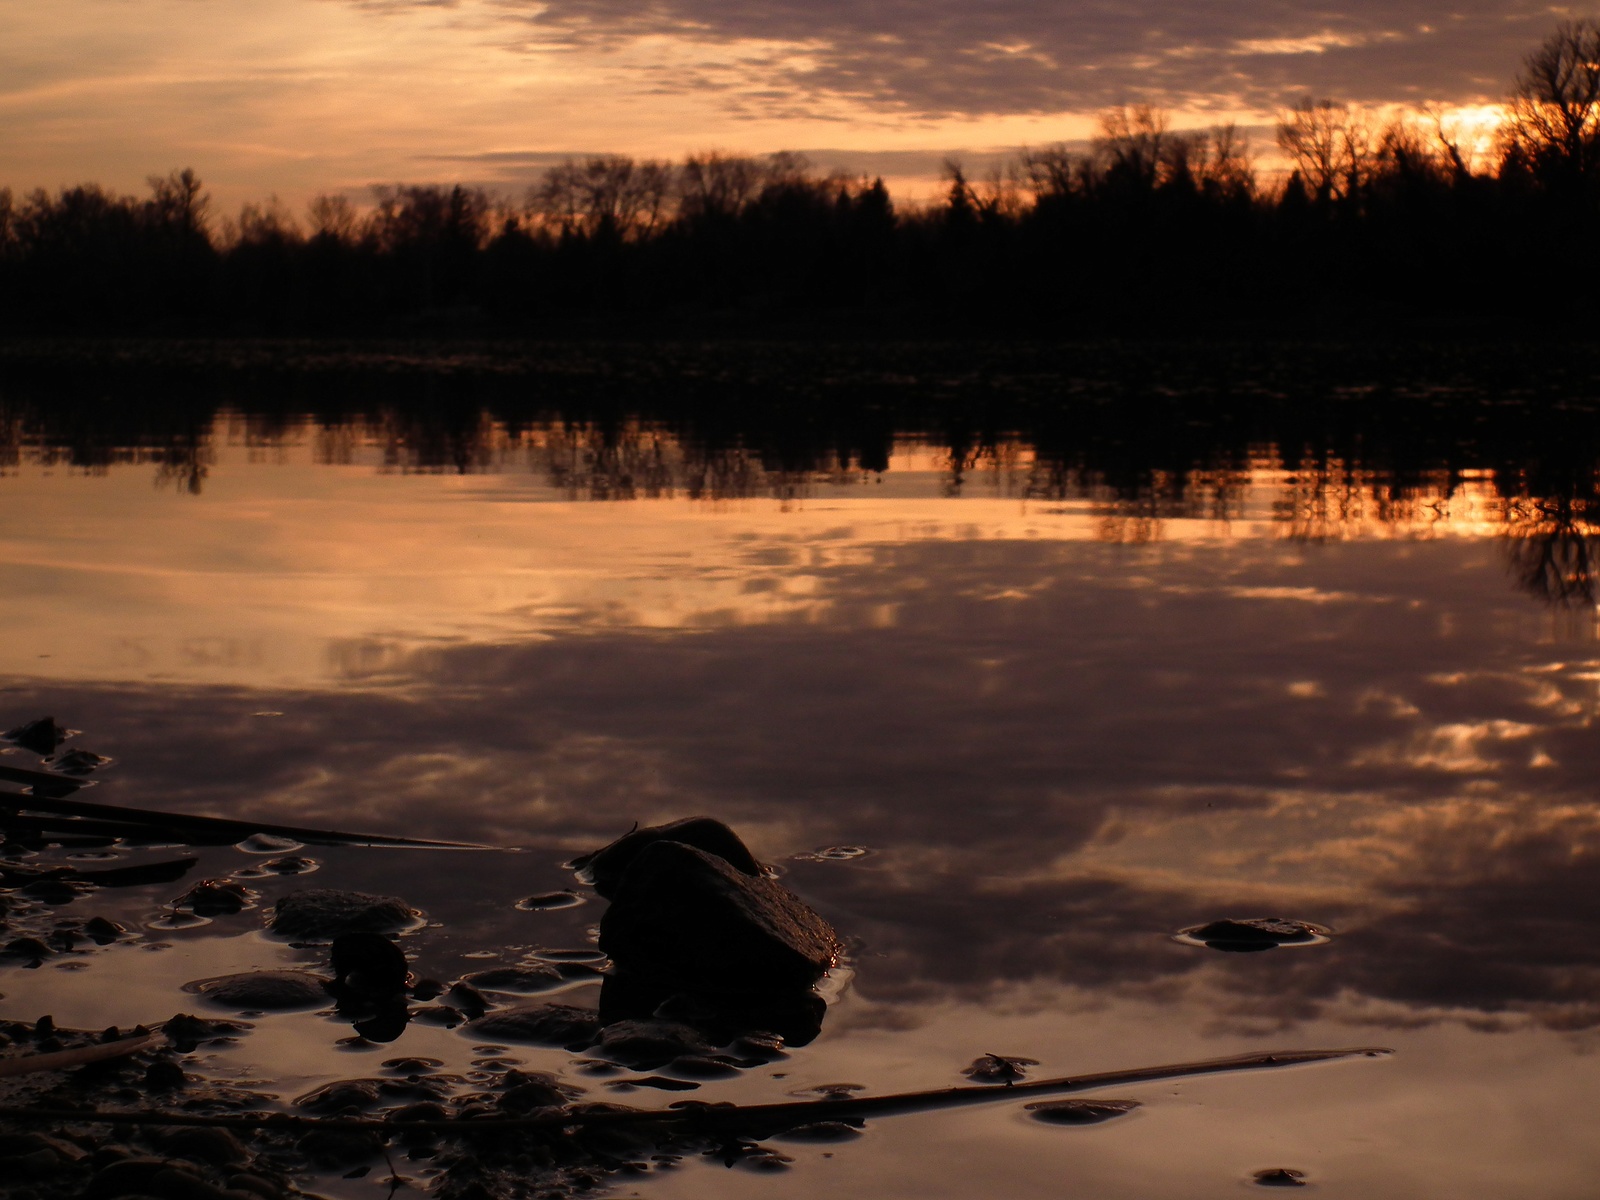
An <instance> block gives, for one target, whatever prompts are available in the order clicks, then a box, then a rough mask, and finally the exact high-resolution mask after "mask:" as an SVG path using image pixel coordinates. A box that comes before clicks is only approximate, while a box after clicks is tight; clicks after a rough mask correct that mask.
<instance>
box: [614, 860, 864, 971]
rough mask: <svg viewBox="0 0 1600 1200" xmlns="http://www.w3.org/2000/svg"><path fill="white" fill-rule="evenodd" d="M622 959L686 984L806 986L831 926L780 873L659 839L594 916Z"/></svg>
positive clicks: (829, 952)
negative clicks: (772, 875)
mask: <svg viewBox="0 0 1600 1200" xmlns="http://www.w3.org/2000/svg"><path fill="white" fill-rule="evenodd" d="M600 948H601V949H602V950H604V951H605V952H606V953H607V954H609V955H610V956H611V958H612V959H613V961H615V962H616V963H617V965H618V966H621V967H624V968H626V969H628V970H633V971H638V972H641V973H643V974H646V975H649V976H653V977H655V978H658V979H668V980H675V981H677V982H679V983H681V984H682V985H683V986H684V987H685V989H687V990H690V991H702V990H710V991H718V992H771V991H778V990H783V989H794V988H805V987H809V986H810V985H811V984H812V983H815V982H816V981H817V979H819V978H820V977H821V976H822V975H823V974H824V973H825V972H826V971H827V970H828V968H829V967H831V966H832V965H833V962H834V956H835V954H836V952H837V949H838V938H837V935H835V933H834V931H833V928H832V927H831V926H830V925H829V924H828V923H827V922H826V921H824V920H823V919H822V918H821V917H820V916H818V915H817V914H816V913H815V912H813V911H812V910H811V909H810V908H808V907H807V906H806V904H805V903H804V902H803V901H802V900H801V899H800V898H799V897H798V896H796V895H795V894H794V893H793V892H791V891H790V890H789V889H788V888H786V887H784V886H783V885H782V884H781V883H778V882H777V881H776V880H772V879H767V878H764V877H761V876H756V875H749V874H742V873H740V872H739V871H737V870H735V869H734V868H733V867H731V866H729V865H728V864H727V863H726V862H724V861H723V860H722V859H720V858H718V857H716V856H715V855H712V854H708V853H706V852H705V851H703V850H699V849H696V848H695V847H693V846H687V845H684V844H682V843H680V842H670V841H657V842H653V843H651V844H650V845H648V846H646V847H645V848H644V849H643V850H641V851H639V853H638V854H637V855H636V856H635V857H634V858H633V860H632V863H631V865H630V866H629V868H628V870H627V873H626V874H625V875H624V876H623V878H622V882H621V885H620V886H619V888H618V890H617V893H616V896H615V898H614V899H613V900H612V903H611V907H610V908H609V909H608V910H607V911H606V914H605V916H604V917H603V918H601V921H600Z"/></svg>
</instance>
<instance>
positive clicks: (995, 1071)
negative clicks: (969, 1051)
mask: <svg viewBox="0 0 1600 1200" xmlns="http://www.w3.org/2000/svg"><path fill="white" fill-rule="evenodd" d="M1038 1065H1039V1060H1038V1059H1036V1058H1018V1057H1017V1056H1015V1055H1007V1054H985V1055H982V1056H980V1057H978V1058H975V1059H973V1060H972V1063H971V1065H970V1066H968V1067H967V1068H966V1069H965V1070H963V1071H962V1072H961V1073H962V1074H963V1075H965V1076H966V1077H967V1078H968V1079H970V1080H972V1082H973V1083H1016V1082H1017V1081H1018V1080H1020V1079H1026V1078H1027V1077H1028V1073H1027V1071H1025V1070H1024V1069H1023V1068H1024V1067H1037V1066H1038Z"/></svg>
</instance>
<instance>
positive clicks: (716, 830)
mask: <svg viewBox="0 0 1600 1200" xmlns="http://www.w3.org/2000/svg"><path fill="white" fill-rule="evenodd" d="M657 842H677V843H679V844H680V845H684V846H693V847H694V848H695V849H697V850H703V851H704V852H705V853H707V854H710V855H713V856H715V857H717V858H720V859H721V860H722V861H723V862H725V863H727V864H728V865H729V866H730V867H732V868H733V869H734V870H735V871H738V872H740V873H741V874H744V875H760V874H761V864H760V863H758V862H756V860H755V856H754V855H753V854H751V853H750V850H749V848H748V847H747V846H746V845H745V844H744V842H742V841H740V840H739V835H738V834H737V833H735V832H734V831H733V830H731V829H729V828H728V827H727V826H726V825H724V824H723V823H722V822H721V821H718V820H716V819H715V818H713V817H685V818H684V819H683V820H681V821H672V822H669V823H668V824H666V825H652V826H649V827H648V828H645V829H635V830H633V831H632V832H630V833H625V834H623V835H622V836H621V837H619V838H618V839H617V840H616V841H614V842H612V843H611V844H610V845H609V846H605V847H603V848H601V849H599V850H596V851H595V852H594V853H593V854H591V855H589V856H588V857H586V858H582V859H578V860H576V863H575V864H574V865H578V866H581V868H582V869H583V870H584V871H585V872H586V873H587V874H588V876H589V877H590V878H591V879H593V880H594V890H595V891H597V892H599V893H600V894H601V895H602V896H604V897H605V898H606V899H607V900H613V899H615V898H616V892H617V888H618V887H619V886H620V885H621V883H622V878H623V876H624V875H625V874H626V873H627V871H628V869H629V868H630V867H631V866H632V865H633V862H634V860H635V859H637V858H638V857H639V855H640V854H641V853H643V852H644V851H645V850H646V849H647V848H648V847H650V846H653V845H655V844H656V843H657Z"/></svg>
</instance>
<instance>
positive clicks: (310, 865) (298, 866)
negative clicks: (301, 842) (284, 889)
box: [261, 854, 317, 875]
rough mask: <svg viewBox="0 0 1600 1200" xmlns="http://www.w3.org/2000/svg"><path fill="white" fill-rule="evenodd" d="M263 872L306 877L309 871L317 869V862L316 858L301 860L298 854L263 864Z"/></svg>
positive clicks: (269, 860) (272, 859)
mask: <svg viewBox="0 0 1600 1200" xmlns="http://www.w3.org/2000/svg"><path fill="white" fill-rule="evenodd" d="M261 869H262V870H263V871H271V872H272V873H273V874H274V875H304V874H305V873H306V872H307V871H315V870H316V869H317V860H316V859H314V858H301V857H300V856H299V855H297V854H291V855H288V856H287V857H285V858H271V859H268V860H267V861H266V862H264V863H262V864H261Z"/></svg>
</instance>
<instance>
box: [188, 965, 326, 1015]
mask: <svg viewBox="0 0 1600 1200" xmlns="http://www.w3.org/2000/svg"><path fill="white" fill-rule="evenodd" d="M327 985H328V981H327V980H325V979H323V978H322V977H321V976H319V975H312V974H311V973H310V972H307V971H244V972H241V973H239V974H237V975H221V976H218V977H217V978H215V979H199V980H196V981H195V982H194V983H191V984H189V985H188V987H187V990H189V991H193V992H196V993H198V994H200V995H202V996H204V997H205V998H206V999H207V1000H210V1001H211V1002H212V1003H213V1004H220V1005H223V1006H224V1007H227V1008H235V1009H239V1010H241V1011H242V1010H248V1009H269V1010H270V1009H288V1008H309V1007H312V1006H314V1005H318V1004H326V1003H327V1002H328V987H327Z"/></svg>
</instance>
